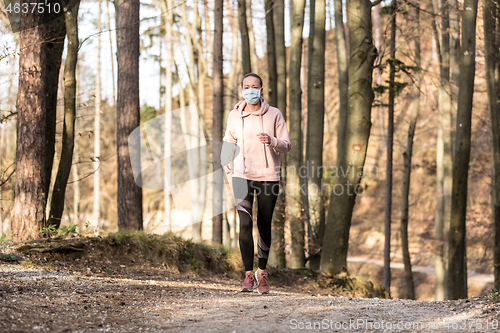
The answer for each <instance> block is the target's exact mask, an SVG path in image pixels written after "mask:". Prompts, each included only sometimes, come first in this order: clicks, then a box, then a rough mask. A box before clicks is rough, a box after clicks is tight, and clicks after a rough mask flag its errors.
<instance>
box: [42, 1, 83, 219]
mask: <svg viewBox="0 0 500 333" xmlns="http://www.w3.org/2000/svg"><path fill="white" fill-rule="evenodd" d="M78 9H79V4H76V5H75V6H73V7H71V8H66V9H65V14H64V16H65V20H66V33H67V36H68V44H67V45H68V50H67V53H66V61H65V63H64V123H63V138H62V149H61V158H60V161H59V168H58V170H57V176H56V180H55V183H54V189H53V190H52V199H51V201H50V214H49V219H48V222H47V224H48V225H55V226H56V227H57V228H58V227H59V226H60V225H61V218H62V215H63V211H64V200H65V194H66V185H67V184H68V178H69V174H70V172H71V164H72V163H73V149H74V145H75V114H76V102H75V99H76V63H77V61H78V47H79V41H78Z"/></svg>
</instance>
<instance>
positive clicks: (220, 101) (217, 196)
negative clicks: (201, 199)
mask: <svg viewBox="0 0 500 333" xmlns="http://www.w3.org/2000/svg"><path fill="white" fill-rule="evenodd" d="M223 10H224V1H223V0H214V45H213V46H214V52H213V57H214V59H213V61H214V63H213V74H212V80H213V109H212V110H213V115H212V139H213V142H222V117H223V108H224V84H223V72H222V67H223V61H224V58H223V56H222V34H223V28H224V25H223V22H224V20H223ZM212 156H213V160H212V163H213V170H214V179H213V199H212V200H213V203H212V205H213V210H214V211H215V212H221V211H222V182H223V179H222V177H223V175H222V173H221V172H220V170H221V166H220V163H221V162H220V150H219V149H214V150H213V152H212ZM215 171H217V172H215ZM212 243H213V244H222V214H218V215H216V216H214V217H213V218H212Z"/></svg>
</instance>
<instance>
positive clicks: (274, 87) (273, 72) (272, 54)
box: [264, 0, 278, 106]
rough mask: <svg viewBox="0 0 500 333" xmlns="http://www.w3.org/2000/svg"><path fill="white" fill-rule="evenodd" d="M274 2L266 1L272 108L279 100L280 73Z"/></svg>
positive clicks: (268, 90)
mask: <svg viewBox="0 0 500 333" xmlns="http://www.w3.org/2000/svg"><path fill="white" fill-rule="evenodd" d="M273 1H274V0H265V2H264V4H265V10H266V34H267V39H266V46H267V52H266V58H267V72H268V76H269V83H268V89H267V92H268V103H269V105H271V106H277V100H278V80H277V79H278V72H277V69H276V45H275V43H274V21H273V11H274V9H273V4H274V2H273Z"/></svg>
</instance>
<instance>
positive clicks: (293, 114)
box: [286, 0, 305, 268]
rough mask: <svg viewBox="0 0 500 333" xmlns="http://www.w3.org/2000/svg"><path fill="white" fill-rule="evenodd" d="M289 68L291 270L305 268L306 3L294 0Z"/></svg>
mask: <svg viewBox="0 0 500 333" xmlns="http://www.w3.org/2000/svg"><path fill="white" fill-rule="evenodd" d="M292 2H293V4H292V6H293V9H292V17H291V18H290V21H291V22H292V24H291V44H290V65H289V71H290V72H289V73H290V79H289V96H290V100H289V105H290V109H289V112H290V117H289V126H290V142H291V143H292V147H293V149H292V150H291V151H290V152H289V153H288V157H287V169H286V181H287V188H286V189H287V193H286V195H287V200H286V206H287V207H286V209H287V215H288V218H289V219H290V231H291V234H292V243H291V248H292V257H291V263H290V266H291V267H292V268H301V267H304V265H305V255H304V245H305V244H304V220H303V217H304V216H303V215H304V214H303V202H302V193H301V185H302V181H301V178H300V174H299V170H300V166H301V165H302V147H303V146H302V89H301V86H300V83H301V81H300V72H301V66H302V30H303V26H304V12H305V0H293V1H292Z"/></svg>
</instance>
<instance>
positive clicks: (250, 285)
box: [240, 272, 257, 292]
mask: <svg viewBox="0 0 500 333" xmlns="http://www.w3.org/2000/svg"><path fill="white" fill-rule="evenodd" d="M255 288H257V284H256V283H255V279H254V278H253V272H246V273H245V281H243V287H241V290H240V291H244V292H245V291H246V292H249V291H253V290H254V289H255Z"/></svg>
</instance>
